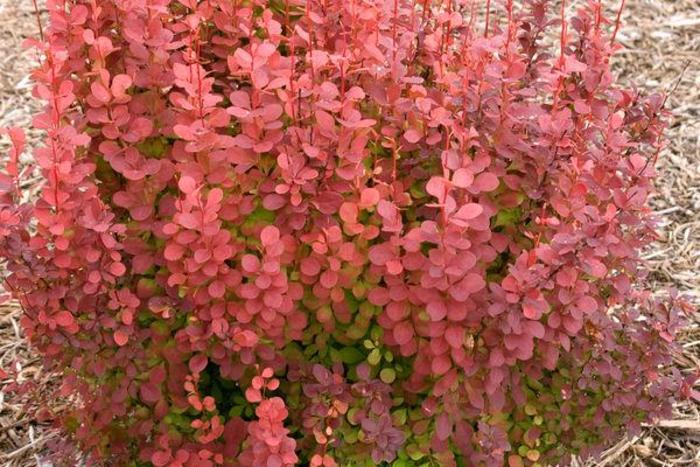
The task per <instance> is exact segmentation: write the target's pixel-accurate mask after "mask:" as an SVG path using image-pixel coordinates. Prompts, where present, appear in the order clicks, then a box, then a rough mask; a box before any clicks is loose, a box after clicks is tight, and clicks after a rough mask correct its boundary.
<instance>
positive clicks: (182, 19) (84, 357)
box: [0, 0, 697, 466]
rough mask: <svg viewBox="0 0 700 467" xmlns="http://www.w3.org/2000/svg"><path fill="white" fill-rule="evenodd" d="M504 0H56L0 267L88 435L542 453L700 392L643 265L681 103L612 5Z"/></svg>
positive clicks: (594, 437)
mask: <svg viewBox="0 0 700 467" xmlns="http://www.w3.org/2000/svg"><path fill="white" fill-rule="evenodd" d="M502 3H503V5H499V6H498V7H497V10H496V11H493V12H491V11H490V10H488V12H487V15H486V17H480V16H479V15H478V14H477V4H478V2H475V1H467V0H456V1H448V2H444V1H441V2H433V1H413V0H366V1H361V0H313V1H301V0H271V1H263V0H250V1H247V0H246V1H240V0H205V1H194V0H179V1H170V0H103V1H100V2H94V1H88V0H70V1H69V0H49V1H48V9H49V13H50V18H51V22H50V25H49V27H48V29H47V30H46V31H45V40H42V41H41V42H36V43H35V44H34V45H35V46H36V47H38V48H39V50H40V51H41V52H42V54H43V59H42V61H41V65H40V66H39V67H38V68H37V69H36V70H35V72H34V74H33V78H34V80H35V82H36V88H35V95H36V97H37V98H40V99H42V100H44V101H45V102H46V107H45V109H44V111H43V112H42V113H41V114H40V115H38V116H37V117H36V118H35V120H34V126H35V128H37V129H39V130H42V131H44V132H45V133H46V140H45V144H43V145H42V146H41V147H39V148H38V149H36V150H35V152H34V159H35V161H36V164H37V166H38V169H39V170H40V171H41V174H42V175H43V179H44V184H43V186H42V190H41V195H40V197H39V198H38V199H37V200H36V201H35V202H33V203H29V204H27V203H23V202H22V200H21V195H22V193H21V192H20V189H19V180H20V178H21V176H22V174H20V173H19V164H18V159H19V154H20V153H21V152H22V146H23V144H24V140H23V136H22V134H21V132H19V131H17V130H10V137H11V138H12V140H13V142H14V148H15V149H14V150H13V151H12V152H11V153H10V155H9V159H8V160H9V163H8V164H7V165H6V166H5V170H4V172H3V173H2V174H0V221H1V222H0V257H2V258H4V260H5V263H6V271H7V274H6V283H7V286H8V290H10V291H11V292H12V294H13V295H14V296H15V297H17V298H18V299H19V300H20V302H21V304H22V306H23V307H24V310H25V313H24V317H23V319H22V325H23V326H24V329H25V331H26V334H27V336H28V337H29V339H30V341H31V342H32V344H33V345H34V346H35V347H36V349H37V350H38V351H39V352H41V354H43V355H44V357H45V361H46V365H47V366H48V367H49V368H50V369H52V370H55V371H57V372H58V374H60V375H61V376H62V378H63V385H62V389H61V391H62V393H63V394H76V395H78V396H79V399H78V400H79V401H80V402H79V404H78V405H76V406H75V407H74V410H72V411H71V412H70V413H69V414H67V415H66V416H65V418H64V422H65V428H66V430H67V432H69V433H71V434H72V439H74V440H75V441H77V443H78V444H79V446H80V447H81V448H82V449H83V450H84V452H86V453H88V454H89V455H90V456H92V458H93V459H95V460H102V461H106V462H107V463H110V465H121V464H120V463H126V462H127V460H135V459H140V460H141V461H143V462H150V463H152V464H153V465H156V466H164V465H171V466H208V465H219V464H224V465H238V464H240V465H246V466H261V465H267V466H286V465H293V464H295V463H296V462H298V461H301V462H308V463H309V464H310V465H314V466H321V465H324V466H333V465H336V463H338V465H350V464H353V463H354V462H359V461H362V462H365V461H366V460H367V459H369V458H372V459H373V460H374V462H375V463H377V464H379V463H381V462H384V461H386V462H393V465H396V466H407V465H416V464H414V463H415V462H419V461H420V462H433V463H434V464H438V465H456V464H457V463H458V462H459V463H460V465H502V464H504V463H509V465H511V466H518V465H525V464H532V463H537V462H557V461H561V460H562V459H566V457H567V456H569V455H570V454H572V453H577V454H581V455H584V456H585V455H589V454H593V453H595V452H596V451H597V449H599V448H600V447H601V446H604V445H605V444H606V443H608V442H610V441H611V440H613V439H614V437H615V436H616V435H618V434H620V433H622V432H624V431H626V430H630V429H631V430H634V429H636V428H638V427H639V426H640V423H641V422H643V421H646V420H650V419H653V418H654V417H656V416H660V415H664V414H666V413H668V411H669V410H670V407H671V402H672V400H673V396H674V394H676V393H678V394H679V395H681V396H685V397H691V396H693V397H697V395H696V394H694V393H693V391H692V390H691V389H692V388H691V389H688V383H687V381H683V380H682V379H681V378H679V376H678V375H676V374H674V373H673V372H668V371H665V370H664V366H665V365H667V364H668V363H669V362H670V352H671V350H672V348H673V346H674V344H673V340H674V334H675V332H676V330H677V329H678V326H679V322H680V319H679V315H680V314H681V313H680V312H681V311H683V308H684V304H683V303H682V301H680V300H678V299H677V298H676V297H675V296H673V297H672V298H671V299H669V300H668V301H665V302H662V301H656V300H653V299H652V298H651V296H650V293H649V292H647V291H645V290H644V281H643V278H644V275H643V269H642V267H641V264H640V260H639V254H638V252H639V251H640V249H641V248H643V247H644V246H645V245H647V244H648V243H649V242H650V240H651V239H652V238H653V235H654V233H653V222H652V219H651V218H650V215H649V210H648V208H647V206H646V204H645V203H646V200H647V197H648V195H649V193H650V192H651V190H652V184H651V180H652V178H653V176H654V175H655V170H654V164H655V161H656V158H657V156H658V154H659V151H660V148H661V147H662V144H663V129H664V125H665V124H664V116H665V110H664V103H665V100H664V98H663V97H661V96H659V95H651V96H643V95H641V94H640V93H639V92H637V91H634V90H627V89H623V88H620V87H619V86H617V85H616V84H615V81H614V77H613V75H612V74H611V71H610V66H609V62H610V59H611V56H612V55H613V53H614V51H615V50H616V48H617V45H615V41H614V34H615V32H616V31H617V30H618V26H619V17H618V21H617V22H615V24H610V23H609V22H608V20H606V19H605V18H604V17H603V15H602V12H601V4H600V2H598V1H593V0H591V1H589V2H588V3H587V4H586V5H585V6H582V7H581V8H580V9H579V10H578V11H576V12H575V13H573V15H572V17H571V19H566V14H569V12H567V9H566V8H565V4H562V10H561V13H560V14H559V13H557V14H555V15H554V17H552V15H551V12H550V10H549V7H548V2H547V1H546V0H530V1H526V2H523V3H524V4H525V6H524V7H523V8H522V9H520V8H517V9H515V8H514V6H513V2H512V1H510V0H506V1H504V2H502ZM559 15H560V16H559ZM552 30H555V31H559V36H560V43H559V44H557V45H556V46H555V47H548V46H547V45H546V41H545V40H544V39H543V37H544V35H545V34H546V33H548V32H549V31H552ZM610 31H612V32H610ZM259 368H264V369H263V370H262V371H260V370H259ZM353 465H354V464H353ZM431 465H432V464H431Z"/></svg>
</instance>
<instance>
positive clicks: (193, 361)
mask: <svg viewBox="0 0 700 467" xmlns="http://www.w3.org/2000/svg"><path fill="white" fill-rule="evenodd" d="M207 363H209V359H208V358H207V356H206V355H203V354H197V355H194V356H193V357H192V358H190V362H189V368H190V371H191V372H192V373H194V374H198V373H201V372H202V371H204V369H205V368H206V367H207Z"/></svg>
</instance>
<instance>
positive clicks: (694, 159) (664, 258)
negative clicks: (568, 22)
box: [0, 0, 700, 467]
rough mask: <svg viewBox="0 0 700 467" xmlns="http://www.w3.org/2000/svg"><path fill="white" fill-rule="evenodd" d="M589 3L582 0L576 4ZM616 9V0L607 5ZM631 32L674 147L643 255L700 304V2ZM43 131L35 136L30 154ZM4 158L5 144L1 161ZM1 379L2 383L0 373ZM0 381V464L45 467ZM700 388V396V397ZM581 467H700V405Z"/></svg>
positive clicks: (21, 360) (696, 357)
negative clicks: (665, 97)
mask: <svg viewBox="0 0 700 467" xmlns="http://www.w3.org/2000/svg"><path fill="white" fill-rule="evenodd" d="M580 1H582V0H579V2H580ZM609 3H610V4H611V6H612V7H616V5H617V4H618V1H614V2H612V1H611V2H609ZM32 11H33V10H32V6H31V2H29V1H28V0H23V1H21V2H18V1H16V0H0V18H1V20H0V127H7V126H20V127H22V128H25V129H29V128H30V123H31V116H32V114H33V113H34V112H35V111H36V110H37V103H36V101H35V100H33V99H32V98H31V83H30V80H29V79H28V77H27V76H28V73H29V71H30V69H31V67H32V63H33V61H34V59H35V56H34V54H33V52H30V51H25V50H24V49H22V48H21V43H22V41H23V40H24V39H25V38H26V37H28V36H30V35H35V34H36V31H37V25H36V20H35V17H34V14H33V12H32ZM623 20H624V24H625V26H624V29H622V30H621V31H620V33H619V35H618V38H619V40H620V41H621V42H622V43H623V44H624V45H625V46H626V47H627V50H625V51H623V52H621V53H620V54H619V55H618V56H617V59H616V62H615V67H616V71H617V72H618V73H619V74H620V76H621V79H622V80H623V81H625V82H627V83H635V84H636V85H637V86H638V87H640V88H643V89H645V90H659V89H667V90H672V89H673V93H672V95H671V97H670V99H669V101H668V106H669V108H671V109H672V110H673V112H674V115H675V117H674V121H673V124H672V126H671V128H670V130H669V132H668V136H669V140H670V141H669V145H668V148H667V149H666V150H665V151H664V153H663V155H662V157H661V158H660V161H659V170H660V176H659V178H658V181H657V186H658V193H657V194H656V196H655V197H654V198H653V199H652V206H653V208H654V209H655V211H656V212H657V214H658V215H659V217H660V219H661V225H660V230H661V237H660V239H659V241H658V243H657V244H656V245H655V247H654V248H653V249H650V250H649V251H648V252H646V254H645V255H646V259H647V260H648V262H649V267H650V269H651V271H652V276H651V277H652V280H653V281H654V282H655V284H656V285H658V289H661V288H663V287H665V286H669V285H670V286H674V287H677V288H678V289H680V290H681V291H683V292H684V293H686V294H687V295H688V296H690V297H691V300H692V301H693V302H694V303H695V304H698V303H700V272H699V271H700V2H699V1H698V0H628V1H627V7H626V10H625V13H624V15H623ZM37 136H38V135H37V134H36V132H33V131H31V130H30V131H29V140H30V145H32V144H36V141H37ZM6 149H7V147H6V146H3V145H2V143H0V153H2V152H3V151H5V150H6ZM20 316H21V313H20V310H19V309H18V308H17V306H16V304H14V303H10V304H5V305H2V306H0V368H5V369H7V368H9V367H10V366H13V367H14V368H15V369H17V370H19V375H20V379H21V380H22V381H24V382H29V383H35V386H36V388H37V389H36V391H37V392H36V393H35V394H32V395H31V396H24V397H25V398H26V397H34V398H36V397H41V395H42V393H44V394H45V393H46V392H47V391H46V390H45V389H44V388H48V387H49V385H50V384H51V378H50V375H47V374H46V373H45V372H43V371H42V369H41V365H40V360H39V358H38V357H37V356H35V355H34V354H33V353H32V352H31V351H30V350H29V349H28V348H27V345H26V344H25V342H24V340H23V339H22V332H21V330H20V326H19V320H20ZM682 343H683V348H684V352H683V354H682V355H679V356H677V358H676V364H677V366H678V367H679V368H680V369H681V371H683V372H684V373H685V374H688V373H691V372H697V371H700V313H696V316H695V319H694V321H693V322H692V323H691V324H690V326H689V327H688V328H687V329H686V330H685V331H684V332H683V334H682ZM0 375H1V374H0ZM7 383H9V380H7V379H6V380H5V381H2V380H0V465H3V466H7V467H17V466H37V465H41V466H46V465H49V464H47V463H46V462H45V461H43V463H42V458H41V454H42V452H45V450H46V446H47V444H48V443H50V442H51V440H53V439H55V438H56V436H57V435H56V434H55V433H54V432H53V431H52V430H51V429H50V427H49V424H48V423H47V422H44V421H40V420H37V419H34V418H31V417H28V416H27V415H26V413H25V411H24V410H23V402H24V400H23V399H22V398H21V397H19V396H17V395H15V394H13V393H11V392H8V391H4V392H3V389H6V387H7ZM698 389H700V388H698ZM574 464H575V465H577V466H581V465H585V466H587V467H590V466H601V467H602V466H696V467H697V466H700V404H693V403H691V402H685V403H682V404H679V405H678V406H677V407H676V408H675V413H674V416H673V417H672V418H671V419H669V420H664V421H661V422H660V423H659V424H658V425H657V426H654V427H646V428H645V429H644V431H643V432H642V434H640V435H639V436H634V437H631V438H629V439H625V440H621V441H620V442H619V443H618V444H616V445H615V446H613V447H612V448H611V449H610V450H608V451H607V452H606V453H605V454H604V455H603V457H602V458H601V459H600V460H598V461H596V462H588V463H586V464H581V463H578V462H574Z"/></svg>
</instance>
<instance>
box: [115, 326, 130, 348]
mask: <svg viewBox="0 0 700 467" xmlns="http://www.w3.org/2000/svg"><path fill="white" fill-rule="evenodd" d="M113 337H114V342H116V344H117V345H118V346H120V347H121V346H124V345H126V343H127V342H129V335H128V334H127V333H125V332H124V331H122V330H121V329H117V330H116V331H114V335H113Z"/></svg>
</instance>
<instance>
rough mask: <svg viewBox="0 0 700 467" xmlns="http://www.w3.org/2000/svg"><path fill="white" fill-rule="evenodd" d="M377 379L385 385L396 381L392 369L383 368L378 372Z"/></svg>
mask: <svg viewBox="0 0 700 467" xmlns="http://www.w3.org/2000/svg"><path fill="white" fill-rule="evenodd" d="M379 379H381V380H382V381H383V382H385V383H386V384H391V383H393V382H394V380H395V379H396V372H395V371H394V369H393V368H383V369H382V371H380V372H379Z"/></svg>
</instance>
